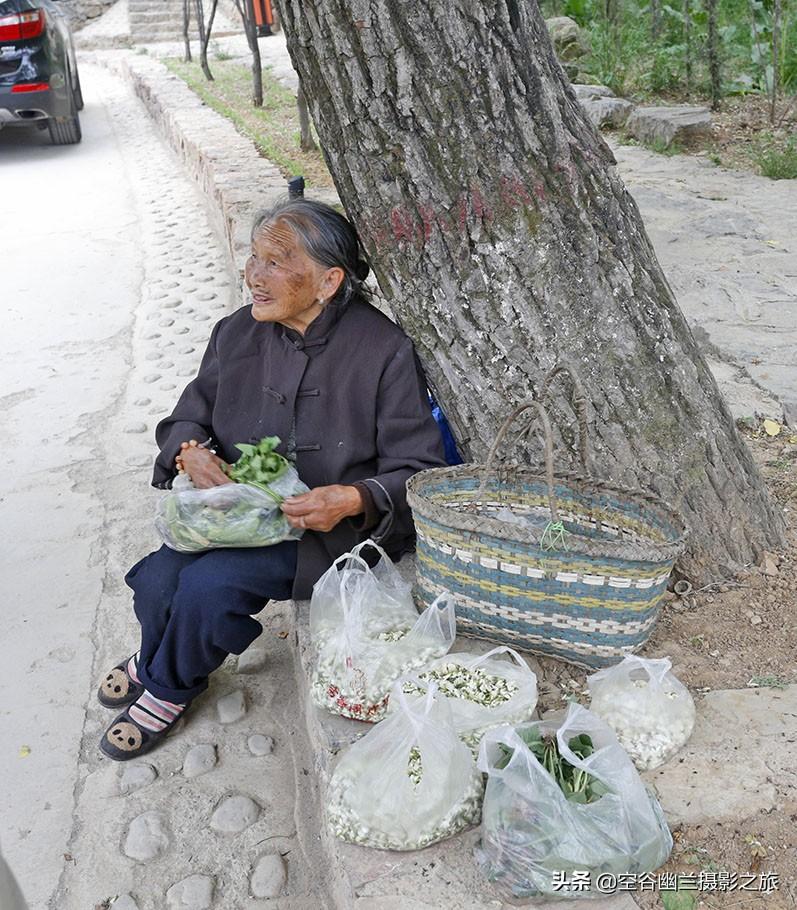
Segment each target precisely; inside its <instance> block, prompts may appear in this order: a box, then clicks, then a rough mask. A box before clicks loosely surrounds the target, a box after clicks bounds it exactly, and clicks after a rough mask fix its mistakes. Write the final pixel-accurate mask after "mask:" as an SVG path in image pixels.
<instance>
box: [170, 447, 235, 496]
mask: <svg viewBox="0 0 797 910" xmlns="http://www.w3.org/2000/svg"><path fill="white" fill-rule="evenodd" d="M178 457H179V458H180V461H182V463H183V470H184V471H185V473H186V474H188V476H189V477H190V478H191V483H193V485H194V486H195V487H196V488H197V489H198V490H207V489H209V488H210V487H220V486H222V484H225V483H232V480H230V478H229V477H228V476H227V475H226V474H225V473H224V471H223V470H222V466H223V465H224V462H223V461H222V460H221V459H220V458H219V457H218V455H214V454H213V453H212V452H210V451H208V450H207V449H203V448H202V447H201V446H192V445H189V444H188V443H187V442H184V443H182V444H181V446H180V455H179V456H178Z"/></svg>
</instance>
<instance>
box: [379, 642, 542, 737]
mask: <svg viewBox="0 0 797 910" xmlns="http://www.w3.org/2000/svg"><path fill="white" fill-rule="evenodd" d="M504 655H505V656H506V657H507V658H509V659H508V660H507V659H501V658H502V656H504ZM416 676H417V678H418V679H419V680H423V681H429V682H432V681H433V682H435V683H436V684H437V686H438V689H439V692H440V694H441V695H445V696H446V698H448V699H449V702H450V706H451V716H452V717H453V719H454V729H455V730H456V731H457V733H458V734H459V737H460V739H461V740H462V741H463V742H464V743H465V745H466V746H470V748H471V749H473V750H475V751H478V748H479V743H480V742H481V738H482V736H484V734H485V733H486V732H487V730H491V729H492V728H493V727H497V726H500V725H501V724H517V723H521V722H523V721H526V720H531V717H532V715H533V714H534V710H535V708H536V707H537V677H536V675H535V674H534V672H533V671H532V670H531V669H530V668H529V666H528V664H527V663H526V661H525V660H523V658H522V657H521V656H520V655H519V654H518V653H517V651H513V650H512V648H507V647H503V646H502V647H498V648H493V649H492V650H491V651H488V652H487V653H486V654H467V653H456V654H446V655H445V657H439V658H438V659H437V660H435V661H432V663H431V664H429V665H428V666H427V667H424V668H423V669H422V670H419V671H416ZM403 690H404V692H405V693H406V694H407V695H418V694H422V689H420V688H419V687H418V685H417V684H416V683H415V682H414V681H413V680H412V679H407V680H405V681H404V682H403ZM391 710H392V709H391Z"/></svg>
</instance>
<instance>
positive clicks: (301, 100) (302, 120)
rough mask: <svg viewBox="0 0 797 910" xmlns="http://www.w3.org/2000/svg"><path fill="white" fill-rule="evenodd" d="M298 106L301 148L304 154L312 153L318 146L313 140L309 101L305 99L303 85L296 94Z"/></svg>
mask: <svg viewBox="0 0 797 910" xmlns="http://www.w3.org/2000/svg"><path fill="white" fill-rule="evenodd" d="M296 106H297V107H298V109H299V130H300V136H299V148H301V150H302V151H303V152H312V151H313V150H314V149H316V148H317V147H318V146H316V144H315V139H313V131H312V129H311V128H310V111H309V110H308V109H307V99H306V98H305V97H304V92H303V91H302V87H301V85H300V86H299V90H298V92H297V93H296Z"/></svg>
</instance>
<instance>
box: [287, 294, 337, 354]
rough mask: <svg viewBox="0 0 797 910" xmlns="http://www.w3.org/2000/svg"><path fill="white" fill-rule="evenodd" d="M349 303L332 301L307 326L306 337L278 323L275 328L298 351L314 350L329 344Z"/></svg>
mask: <svg viewBox="0 0 797 910" xmlns="http://www.w3.org/2000/svg"><path fill="white" fill-rule="evenodd" d="M348 306H349V305H348V303H336V302H335V301H330V302H329V303H328V304H327V305H326V306H325V307H324V309H323V310H322V311H321V312H320V313H319V314H318V316H316V318H315V319H314V320H313V321H312V322H311V323H310V325H309V326H307V329H306V330H305V333H304V335H301V334H300V333H299V332H297V331H296V329H291V328H289V327H288V326H286V325H282V323H277V325H276V326H275V328H277V330H278V332H280V333H281V336H282V338H283V339H285V341H287V342H288V343H289V344H290V345H291V346H292V347H294V348H296V349H297V350H300V351H301V350H303V349H304V348H312V347H316V346H318V345H324V344H326V343H327V339H328V338H329V336H330V335H331V334H332V332H333V330H334V329H335V327H336V326H337V324H338V322H339V321H340V317H341V316H342V315H343V314H344V312H345V311H346V310H347V309H348Z"/></svg>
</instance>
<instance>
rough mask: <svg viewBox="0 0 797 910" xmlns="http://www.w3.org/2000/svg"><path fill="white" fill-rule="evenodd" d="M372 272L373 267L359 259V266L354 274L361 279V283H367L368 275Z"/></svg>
mask: <svg viewBox="0 0 797 910" xmlns="http://www.w3.org/2000/svg"><path fill="white" fill-rule="evenodd" d="M370 271H371V266H370V265H368V263H367V262H366V261H365V260H364V259H358V260H357V265H356V267H355V269H354V274H355V275H356V276H357V277H358V278H359V279H360V281H365V279H366V278H367V277H368V273H369V272H370Z"/></svg>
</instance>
